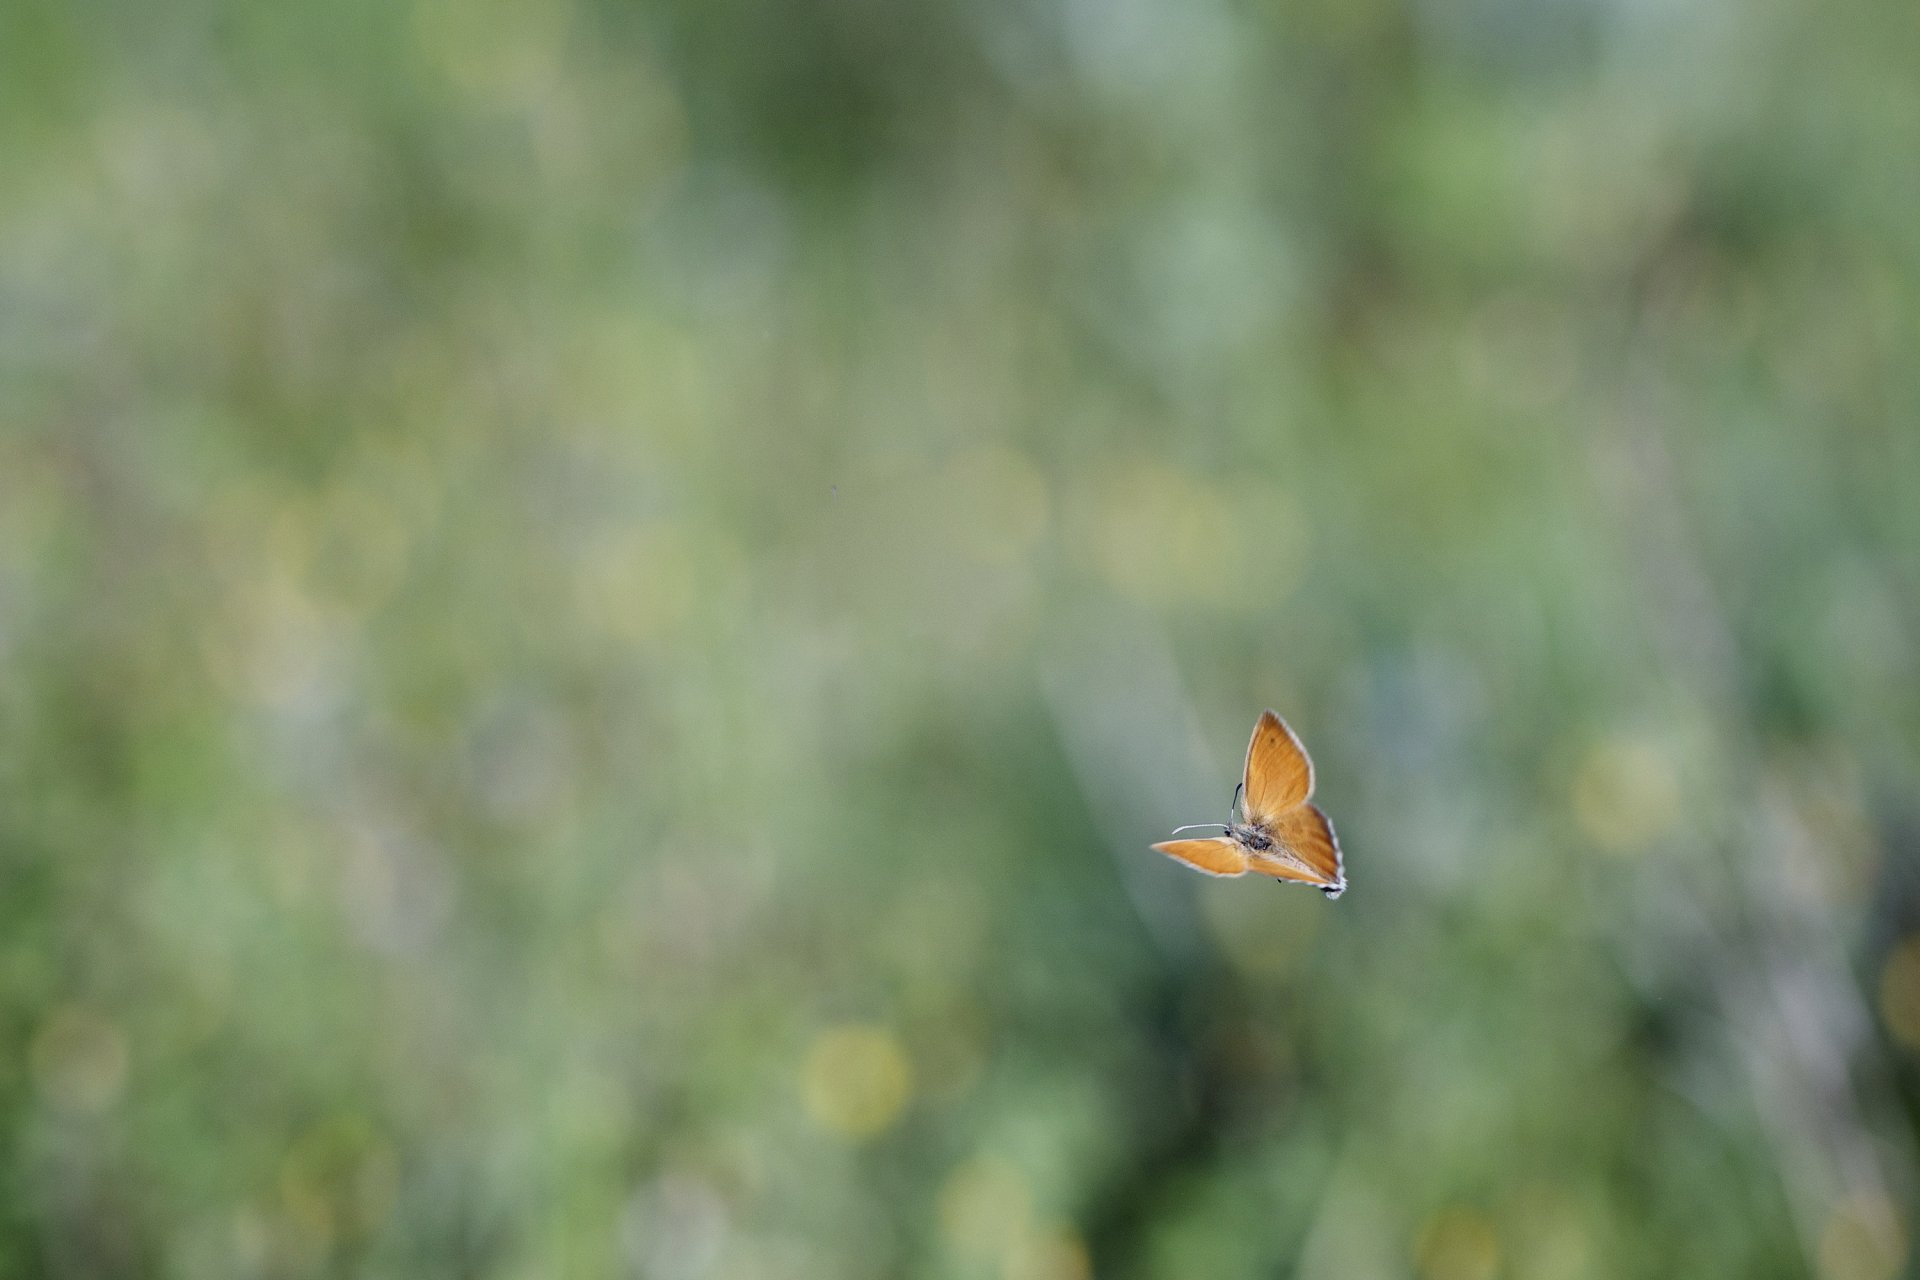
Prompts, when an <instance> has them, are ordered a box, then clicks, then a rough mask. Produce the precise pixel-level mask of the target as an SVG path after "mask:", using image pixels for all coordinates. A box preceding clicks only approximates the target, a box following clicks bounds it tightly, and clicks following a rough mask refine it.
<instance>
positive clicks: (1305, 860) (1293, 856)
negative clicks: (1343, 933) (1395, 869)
mask: <svg viewBox="0 0 1920 1280" xmlns="http://www.w3.org/2000/svg"><path fill="white" fill-rule="evenodd" d="M1267 833H1268V834H1269V835H1271V836H1272V837H1273V840H1274V844H1275V845H1276V848H1275V850H1274V854H1273V855H1272V856H1268V855H1263V854H1255V855H1254V857H1253V860H1252V861H1253V867H1252V869H1253V870H1255V871H1259V872H1263V873H1265V874H1266V875H1270V876H1275V877H1278V878H1279V879H1282V880H1298V881H1300V882H1301V883H1303V884H1311V885H1317V886H1319V887H1320V888H1321V889H1323V890H1324V891H1325V892H1326V895H1327V896H1328V897H1329V898H1337V897H1339V896H1340V895H1341V894H1342V893H1344V892H1346V888H1347V868H1346V864H1345V862H1344V860H1343V859H1342V858H1341V856H1340V838H1339V837H1338V836H1336V835H1334V834H1333V823H1331V822H1329V821H1328V820H1327V815H1326V814H1324V813H1322V812H1320V810H1319V808H1318V807H1317V806H1315V805H1310V804H1303V805H1300V806H1298V807H1297V808H1295V809H1292V810H1290V811H1289V812H1287V813H1284V814H1282V815H1280V817H1278V818H1276V819H1274V820H1273V821H1272V822H1270V823H1268V824H1267Z"/></svg>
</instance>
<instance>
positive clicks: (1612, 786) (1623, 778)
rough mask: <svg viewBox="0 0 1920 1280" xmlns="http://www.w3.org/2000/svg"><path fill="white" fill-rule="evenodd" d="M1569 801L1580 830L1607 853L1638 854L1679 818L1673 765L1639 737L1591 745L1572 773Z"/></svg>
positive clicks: (1677, 782)
mask: <svg viewBox="0 0 1920 1280" xmlns="http://www.w3.org/2000/svg"><path fill="white" fill-rule="evenodd" d="M1572 800H1573V814H1574V818H1575V819H1576V820H1577V821H1578V822H1579V824H1580V829H1581V831H1582V832H1583V833H1584V834H1585V835H1586V837H1587V839H1589V840H1591V841H1592V842H1593V843H1594V845H1596V846H1597V847H1599V848H1601V849H1604V850H1606V851H1607V852H1609V853H1620V854H1632V853H1639V852H1641V851H1643V850H1644V849H1646V848H1647V846H1649V845H1651V844H1652V843H1653V842H1654V841H1656V840H1658V839H1659V838H1660V837H1661V836H1663V835H1665V834H1666V833H1667V832H1669V831H1671V830H1672V829H1673V827H1674V824H1675V823H1677V822H1678V821H1679V818H1680V784H1679V781H1678V779H1677V777H1676V768H1675V764H1674V761H1673V760H1672V758H1671V757H1670V756H1669V754H1668V753H1667V752H1666V751H1664V750H1662V749H1661V747H1660V746H1659V745H1658V744H1656V743H1654V742H1651V741H1648V740H1646V739H1643V738H1629V737H1614V738H1608V739H1605V740H1603V741H1601V742H1598V743H1595V744H1594V745H1593V747H1591V748H1590V749H1589V750H1588V752H1587V754H1586V756H1585V758H1584V759H1582V761H1581V762H1580V768H1579V771H1578V772H1577V773H1576V774H1575V775H1574V780H1573V797H1572Z"/></svg>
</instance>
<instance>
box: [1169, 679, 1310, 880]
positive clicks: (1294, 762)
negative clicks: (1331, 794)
mask: <svg viewBox="0 0 1920 1280" xmlns="http://www.w3.org/2000/svg"><path fill="white" fill-rule="evenodd" d="M1312 795H1313V761H1312V760H1309V759H1308V758H1307V749H1306V748H1305V747H1303V746H1301V745H1300V739H1298V738H1296V737H1294V736H1293V730H1291V729H1289V728H1288V727H1287V722H1286V721H1285V720H1282V719H1281V718H1280V717H1279V716H1277V715H1275V714H1273V712H1271V711H1263V712H1261V713H1260V723H1259V724H1257V725H1255V726H1253V741H1252V742H1250V743H1248V744H1247V769H1246V780H1245V781H1244V782H1242V783H1241V784H1240V786H1239V787H1238V788H1237V789H1236V790H1235V791H1234V793H1233V801H1234V807H1235V808H1236V809H1237V810H1238V811H1239V817H1240V820H1239V821H1237V822H1228V823H1225V824H1224V825H1225V827H1226V833H1225V834H1224V835H1217V836H1210V837H1208V838H1207V839H1205V840H1168V841H1164V842H1163V843H1161V844H1157V845H1155V846H1153V847H1154V848H1155V849H1157V850H1159V851H1160V852H1161V853H1164V854H1166V855H1167V856H1168V857H1170V858H1178V859H1180V861H1182V862H1184V863H1186V864H1187V865H1188V866H1191V867H1198V868H1199V869H1200V870H1202V871H1204V872H1206V873H1207V874H1208V875H1210V876H1243V875H1245V874H1246V873H1247V872H1249V871H1258V872H1260V873H1261V874H1262V875H1268V876H1272V877H1274V878H1275V879H1277V880H1293V881H1296V882H1297V883H1300V884H1310V885H1312V886H1314V887H1315V888H1316V889H1318V890H1320V892H1322V893H1324V894H1326V895H1327V897H1329V898H1337V897H1339V896H1340V895H1341V894H1343V893H1345V892H1346V891H1347V869H1346V863H1345V862H1344V861H1342V860H1341V857H1340V841H1339V840H1338V839H1337V838H1336V837H1335V836H1334V834H1333V824H1332V823H1331V822H1329V821H1327V815H1326V814H1324V813H1322V812H1320V810H1319V808H1318V807H1317V806H1315V805H1313V804H1310V803H1308V797H1310V796H1312ZM1227 816H1228V817H1230V818H1231V817H1233V816H1234V814H1233V813H1232V812H1231V811H1230V812H1229V813H1228V815H1227ZM1203 825H1211V824H1203ZM1191 830H1192V828H1191V827H1181V828H1180V829H1179V830H1178V831H1175V832H1174V833H1173V834H1175V835H1179V834H1180V832H1181V831H1191Z"/></svg>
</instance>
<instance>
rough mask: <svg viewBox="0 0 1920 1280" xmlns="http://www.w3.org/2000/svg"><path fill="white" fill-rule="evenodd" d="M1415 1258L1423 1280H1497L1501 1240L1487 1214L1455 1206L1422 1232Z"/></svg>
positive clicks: (1429, 1222)
mask: <svg viewBox="0 0 1920 1280" xmlns="http://www.w3.org/2000/svg"><path fill="white" fill-rule="evenodd" d="M1413 1254H1414V1261H1415V1263H1416V1264H1417V1265H1418V1267H1419V1270H1420V1275H1421V1276H1422V1277H1423V1280H1493V1277H1494V1275H1495V1273H1497V1272H1498V1271H1499V1269H1500V1237H1499V1236H1498V1235H1497V1234H1496V1233H1495V1231H1494V1229H1493V1223H1492V1222H1490V1221H1488V1220H1487V1217H1486V1215H1485V1214H1483V1213H1480V1212H1478V1211H1477V1210H1474V1209H1468V1208H1464V1207H1459V1206H1455V1207H1453V1208H1448V1209H1442V1210H1441V1211H1440V1212H1439V1213H1437V1214H1435V1215H1434V1216H1433V1217H1432V1218H1431V1219H1429V1220H1428V1222H1427V1224H1426V1226H1424V1227H1422V1228H1421V1229H1420V1238H1419V1240H1418V1241H1417V1242H1416V1243H1415V1245H1414V1251H1413Z"/></svg>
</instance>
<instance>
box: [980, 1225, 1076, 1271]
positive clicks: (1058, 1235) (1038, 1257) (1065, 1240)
mask: <svg viewBox="0 0 1920 1280" xmlns="http://www.w3.org/2000/svg"><path fill="white" fill-rule="evenodd" d="M1001 1274H1002V1275H1003V1276H1004V1277H1005V1280H1092V1277H1093V1261H1092V1259H1091V1258H1089V1257H1088V1256H1087V1246H1086V1243H1085V1242H1084V1241H1082V1240H1081V1239H1080V1236H1079V1234H1078V1233H1077V1232H1075V1231H1073V1230H1072V1229H1071V1228H1069V1227H1052V1228H1046V1229H1042V1230H1038V1231H1032V1232H1029V1233H1027V1234H1026V1235H1025V1236H1021V1237H1018V1238H1016V1239H1015V1240H1014V1242H1013V1247H1012V1248H1011V1249H1010V1250H1008V1253H1007V1258H1006V1262H1005V1264H1004V1265H1003V1266H1002V1268H1001Z"/></svg>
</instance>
